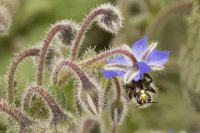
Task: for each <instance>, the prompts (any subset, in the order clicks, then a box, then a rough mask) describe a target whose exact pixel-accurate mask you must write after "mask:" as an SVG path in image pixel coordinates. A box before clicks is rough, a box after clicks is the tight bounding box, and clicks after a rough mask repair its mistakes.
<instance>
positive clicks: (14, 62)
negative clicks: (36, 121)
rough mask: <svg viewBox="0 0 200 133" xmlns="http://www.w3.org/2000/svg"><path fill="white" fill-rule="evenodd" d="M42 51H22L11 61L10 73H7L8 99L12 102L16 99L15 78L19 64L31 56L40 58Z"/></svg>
mask: <svg viewBox="0 0 200 133" xmlns="http://www.w3.org/2000/svg"><path fill="white" fill-rule="evenodd" d="M39 52H40V49H37V48H30V49H26V50H24V51H22V52H21V53H19V54H18V55H16V56H15V58H14V59H13V60H12V61H11V64H10V67H9V70H8V73H7V81H8V83H7V89H8V99H9V101H10V102H12V101H13V99H14V76H15V71H16V69H17V66H18V64H19V63H20V62H21V61H22V60H24V59H25V58H27V57H29V56H39Z"/></svg>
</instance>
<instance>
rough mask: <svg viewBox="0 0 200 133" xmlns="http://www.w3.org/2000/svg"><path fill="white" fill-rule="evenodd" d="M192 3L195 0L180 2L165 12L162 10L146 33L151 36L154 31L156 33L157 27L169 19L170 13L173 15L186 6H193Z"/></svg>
mask: <svg viewBox="0 0 200 133" xmlns="http://www.w3.org/2000/svg"><path fill="white" fill-rule="evenodd" d="M192 4H193V0H188V1H184V2H181V3H180V2H178V3H176V4H174V5H172V6H170V7H169V8H168V9H166V10H164V11H163V12H161V13H160V14H159V15H158V16H157V17H156V19H155V20H154V21H153V22H152V24H150V26H149V28H148V29H147V31H146V33H147V35H148V37H149V38H151V37H152V35H153V33H155V31H156V29H157V27H159V25H161V24H162V23H163V22H165V21H166V20H168V17H169V16H170V15H173V14H174V13H175V12H177V11H179V10H182V9H184V8H188V7H191V6H192Z"/></svg>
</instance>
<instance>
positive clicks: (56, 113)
mask: <svg viewBox="0 0 200 133" xmlns="http://www.w3.org/2000/svg"><path fill="white" fill-rule="evenodd" d="M33 94H37V95H39V96H40V97H42V98H43V99H44V101H45V102H46V104H47V105H48V107H49V109H50V110H51V112H52V115H53V118H52V120H51V124H58V123H60V122H65V121H66V122H68V121H69V119H70V117H69V116H68V115H67V114H66V113H64V112H63V111H62V109H61V108H60V107H59V105H58V104H57V103H56V102H55V100H54V99H53V98H52V97H51V96H50V94H49V93H48V91H47V90H46V89H44V88H43V87H41V86H32V87H29V88H28V89H27V91H26V93H25V95H24V98H23V107H24V108H25V107H28V105H29V102H30V98H31V96H32V95H33Z"/></svg>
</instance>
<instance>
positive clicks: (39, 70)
mask: <svg viewBox="0 0 200 133" xmlns="http://www.w3.org/2000/svg"><path fill="white" fill-rule="evenodd" d="M65 28H66V26H65V25H62V24H58V25H56V26H54V27H53V28H52V29H51V30H50V31H49V33H48V34H47V36H46V37H45V39H44V43H43V47H42V49H41V54H40V57H39V62H38V68H37V84H38V85H42V78H43V71H44V62H45V58H46V53H47V50H48V47H49V44H50V42H51V40H52V39H53V37H54V36H55V34H56V33H57V32H59V31H61V30H64V29H65Z"/></svg>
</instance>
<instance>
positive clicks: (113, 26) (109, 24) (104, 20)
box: [97, 4, 123, 34]
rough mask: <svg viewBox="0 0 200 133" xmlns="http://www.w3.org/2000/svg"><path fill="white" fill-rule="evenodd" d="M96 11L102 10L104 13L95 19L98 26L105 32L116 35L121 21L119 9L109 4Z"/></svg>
mask: <svg viewBox="0 0 200 133" xmlns="http://www.w3.org/2000/svg"><path fill="white" fill-rule="evenodd" d="M97 9H103V10H104V12H105V13H104V14H103V15H99V16H98V17H97V21H98V24H99V25H100V26H101V27H102V28H103V29H105V30H106V31H109V32H111V33H114V34H117V33H118V31H119V30H120V28H121V27H122V20H123V19H122V16H121V13H120V11H119V9H118V8H117V7H116V6H113V5H111V4H103V5H100V6H99V7H98V8H97Z"/></svg>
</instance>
